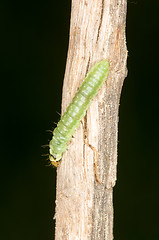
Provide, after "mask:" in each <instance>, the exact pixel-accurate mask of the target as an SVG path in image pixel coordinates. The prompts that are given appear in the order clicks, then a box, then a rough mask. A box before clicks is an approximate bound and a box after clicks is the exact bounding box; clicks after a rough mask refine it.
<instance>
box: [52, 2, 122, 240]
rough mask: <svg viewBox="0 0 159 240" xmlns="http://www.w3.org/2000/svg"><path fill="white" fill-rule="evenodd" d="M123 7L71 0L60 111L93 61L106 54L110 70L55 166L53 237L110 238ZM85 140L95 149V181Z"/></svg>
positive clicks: (115, 4) (91, 160) (58, 239)
mask: <svg viewBox="0 0 159 240" xmlns="http://www.w3.org/2000/svg"><path fill="white" fill-rule="evenodd" d="M126 6H127V1H126V0H72V10H71V26H70V40H69V50H68V57H67V65H66V72H65V79H64V86H63V100H62V112H64V111H65V110H66V108H67V106H68V104H69V103H70V102H71V101H72V98H73V96H74V94H75V92H76V91H77V89H78V87H79V85H80V84H81V82H82V80H83V79H84V77H85V75H86V73H87V71H88V70H89V69H90V68H91V67H92V66H93V65H94V64H95V63H96V62H98V61H100V60H102V59H107V60H108V61H109V62H110V73H109V76H108V80H107V81H106V83H105V86H104V87H103V88H102V89H101V90H100V91H99V94H98V96H97V97H95V99H94V100H93V102H92V104H91V106H90V108H89V109H88V111H87V115H86V117H85V118H84V119H83V120H82V122H81V124H80V127H79V128H78V129H77V131H76V132H75V135H74V138H73V139H72V141H71V143H70V144H69V146H68V150H67V151H66V152H65V153H64V155H63V159H62V163H61V166H60V167H59V168H58V170H57V201H56V214H55V218H56V240H66V239H69V240H77V239H78V240H79V239H81V240H88V239H92V240H103V239H106V240H112V239H113V203H112V192H113V187H114V185H115V182H116V165H117V128H118V107H119V100H120V93H121V88H122V85H123V81H124V78H125V77H126V74H127V70H126V61H127V49H126V41H125V24H126ZM87 142H88V143H89V144H91V145H92V146H93V147H94V148H95V149H96V150H97V151H98V175H99V179H100V181H101V183H99V182H97V181H96V179H95V174H94V152H93V151H92V148H90V147H89V145H88V144H87Z"/></svg>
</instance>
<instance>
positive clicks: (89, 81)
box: [49, 60, 109, 167]
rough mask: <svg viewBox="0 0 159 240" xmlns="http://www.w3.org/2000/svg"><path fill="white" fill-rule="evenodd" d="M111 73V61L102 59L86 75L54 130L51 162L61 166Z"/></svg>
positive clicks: (50, 146) (50, 152) (50, 145)
mask: <svg viewBox="0 0 159 240" xmlns="http://www.w3.org/2000/svg"><path fill="white" fill-rule="evenodd" d="M108 73H109V62H108V61H107V60H102V61H100V62H98V63H96V64H95V65H94V66H93V67H92V69H91V70H90V71H89V72H88V74H87V75H86V78H85V79H84V81H83V82H82V84H81V86H80V87H79V90H78V91H77V93H76V94H75V96H74V98H73V100H72V102H71V103H70V104H69V106H68V107H67V109H66V111H65V112H64V114H63V115H62V117H61V119H60V121H59V122H58V124H57V127H56V128H55V129H54V131H53V137H52V140H51V141H50V143H49V148H50V149H49V159H50V161H51V164H52V165H54V166H56V167H57V166H59V165H60V161H61V158H62V154H63V153H64V152H65V151H66V149H67V146H68V143H69V142H70V140H71V138H72V136H73V134H74V132H75V130H76V128H78V126H79V125H80V121H81V119H82V118H83V117H84V116H85V114H86V111H87V109H88V107H89V106H90V104H91V100H92V99H93V98H94V97H95V96H96V95H97V93H98V90H99V89H100V88H101V87H102V85H103V83H104V82H105V80H106V79H107V76H108Z"/></svg>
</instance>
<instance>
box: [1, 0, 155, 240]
mask: <svg viewBox="0 0 159 240" xmlns="http://www.w3.org/2000/svg"><path fill="white" fill-rule="evenodd" d="M70 4H71V3H70V1H64V0H61V1H56V2H54V1H50V0H45V1H43V0H38V1H37V0H27V1H26V0H23V1H11V0H2V1H1V3H0V35H1V37H0V83H1V94H0V98H1V99H0V103H1V113H2V114H1V118H0V121H1V134H0V135H1V144H0V146H1V155H0V156H1V182H0V183H1V190H0V192H1V198H0V199H1V202H0V203H1V204H0V205H1V210H0V213H1V217H0V227H1V231H0V238H1V239H3V240H5V239H6V240H10V239H12V240H22V239H23V240H28V239H30V240H33V239H34V240H42V239H45V240H47V239H48V240H51V239H54V237H53V236H54V220H53V216H54V202H55V197H56V196H55V190H56V185H55V179H56V171H55V169H53V168H50V167H47V165H48V162H47V161H46V157H42V156H41V155H42V154H44V153H47V149H42V148H41V147H40V146H41V145H43V144H47V143H48V139H50V138H51V135H50V134H49V133H47V132H46V130H47V129H52V127H53V126H55V125H54V124H53V121H54V122H57V121H58V120H59V115H58V114H57V112H60V106H61V93H62V83H63V76H64V70H65V62H66V54H67V48H68V37H69V18H70ZM158 12H159V2H158V0H156V1H155V0H154V1H149V0H131V1H128V15H127V46H128V51H129V54H128V55H129V56H128V77H127V78H126V79H125V82H124V86H123V90H122V96H121V104H120V122H119V145H118V147H119V151H118V155H119V156H118V181H117V184H116V186H115V189H114V207H115V226H114V235H115V239H116V240H117V239H122V240H127V239H129V240H149V239H151V240H156V239H159V220H158V215H159V204H158V203H159V188H158V184H159V173H158V172H159V157H158V147H159V141H158V135H159V125H158V88H159V83H158V82H159V81H158V80H159V77H158V66H159V63H158V55H159V51H158V37H159V27H158V25H159V21H158V15H159V14H158Z"/></svg>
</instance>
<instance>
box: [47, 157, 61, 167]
mask: <svg viewBox="0 0 159 240" xmlns="http://www.w3.org/2000/svg"><path fill="white" fill-rule="evenodd" d="M49 159H50V162H51V164H52V165H53V166H54V167H60V165H61V159H59V160H57V159H56V158H55V157H54V156H52V155H49Z"/></svg>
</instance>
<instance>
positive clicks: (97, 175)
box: [87, 143, 102, 184]
mask: <svg viewBox="0 0 159 240" xmlns="http://www.w3.org/2000/svg"><path fill="white" fill-rule="evenodd" d="M87 144H88V146H89V147H90V148H91V149H92V151H93V157H94V175H95V179H96V182H98V183H100V184H102V181H101V180H100V177H99V174H98V151H97V150H96V149H95V147H93V146H92V145H91V144H89V143H87Z"/></svg>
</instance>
